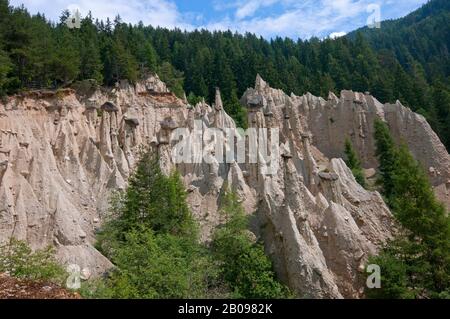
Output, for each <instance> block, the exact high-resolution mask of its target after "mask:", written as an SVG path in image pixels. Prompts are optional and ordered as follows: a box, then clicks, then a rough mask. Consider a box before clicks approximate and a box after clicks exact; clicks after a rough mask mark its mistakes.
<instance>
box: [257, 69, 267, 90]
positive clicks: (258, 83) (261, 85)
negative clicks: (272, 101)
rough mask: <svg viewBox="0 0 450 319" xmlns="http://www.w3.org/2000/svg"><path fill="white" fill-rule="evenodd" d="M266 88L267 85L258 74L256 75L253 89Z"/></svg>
mask: <svg viewBox="0 0 450 319" xmlns="http://www.w3.org/2000/svg"><path fill="white" fill-rule="evenodd" d="M266 86H267V83H266V82H265V81H264V80H263V79H262V77H261V75H259V73H258V74H257V75H256V82H255V89H256V90H263V89H264V88H265V87H266Z"/></svg>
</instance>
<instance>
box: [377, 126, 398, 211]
mask: <svg viewBox="0 0 450 319" xmlns="http://www.w3.org/2000/svg"><path fill="white" fill-rule="evenodd" d="M374 128H375V147H376V150H375V154H376V155H377V157H378V160H379V163H380V166H379V171H380V176H379V179H378V183H379V184H380V185H381V186H382V188H383V194H384V195H385V197H386V199H387V201H388V203H391V200H392V198H393V197H394V196H395V194H394V191H395V189H394V181H393V178H394V171H395V168H396V166H397V157H398V154H397V150H396V148H395V142H394V140H393V139H392V136H391V134H390V131H389V128H388V126H387V124H386V123H384V122H382V121H381V120H378V119H377V120H375V123H374Z"/></svg>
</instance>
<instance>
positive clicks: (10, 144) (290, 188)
mask: <svg viewBox="0 0 450 319" xmlns="http://www.w3.org/2000/svg"><path fill="white" fill-rule="evenodd" d="M242 103H243V104H244V105H246V106H247V107H248V123H249V126H250V127H252V128H272V129H278V131H279V135H280V136H279V137H280V139H279V144H280V153H279V154H278V155H277V160H278V162H279V165H278V168H277V170H276V172H272V173H270V174H268V173H267V171H266V170H264V169H263V167H261V166H260V165H259V164H250V163H237V162H236V161H231V162H222V161H217V160H215V158H214V155H215V154H216V152H217V148H216V147H215V145H216V144H215V143H214V141H215V140H214V138H215V137H214V136H211V137H210V138H211V139H212V141H213V142H212V143H211V141H205V140H202V139H201V136H200V142H199V140H198V139H197V138H196V137H195V135H191V136H190V137H189V139H190V140H189V141H188V143H187V145H189V147H191V148H192V149H193V152H192V154H193V155H192V156H193V157H198V156H200V157H202V156H203V154H204V155H205V156H206V157H209V158H210V160H208V161H201V160H200V161H198V160H197V161H196V160H195V159H192V163H183V164H179V163H174V162H173V160H172V152H173V150H174V147H175V144H176V143H175V141H174V140H173V138H172V137H173V134H174V132H176V130H177V129H178V128H184V129H187V130H188V131H191V132H192V131H194V130H195V129H197V131H199V132H200V135H201V134H202V132H203V131H205V130H206V129H207V128H216V129H219V130H225V129H226V128H234V127H235V123H234V121H233V120H232V119H231V117H230V116H228V115H227V114H226V112H225V110H224V109H223V103H222V100H221V97H220V91H219V90H217V94H216V101H215V103H214V104H213V105H212V106H209V105H207V104H206V103H205V102H201V103H199V104H198V105H195V106H189V105H187V103H186V101H185V100H184V101H183V100H180V99H178V98H177V97H175V95H173V94H172V93H170V92H169V91H168V89H167V88H166V86H165V85H164V83H162V82H161V81H160V80H159V79H158V78H157V77H150V78H149V79H147V80H146V81H143V82H140V83H138V84H136V85H134V86H132V85H129V84H127V83H126V82H124V83H119V84H118V85H117V86H116V87H115V88H113V89H97V90H94V91H93V92H90V93H85V94H81V93H80V92H75V91H72V90H62V91H58V92H46V93H45V94H44V93H42V92H39V93H38V92H34V93H28V94H24V95H22V96H15V97H10V98H9V99H8V101H7V103H4V104H1V103H0V241H2V242H5V241H8V240H9V239H10V238H11V237H12V236H14V237H17V238H19V239H24V240H27V241H28V242H29V243H30V244H31V245H32V246H33V247H35V248H38V247H43V246H46V245H49V244H50V245H54V246H55V247H56V248H57V251H58V254H59V256H60V257H61V260H63V261H64V262H66V263H75V264H78V265H80V266H81V267H83V268H84V267H88V268H89V269H90V270H91V272H92V273H93V274H94V275H99V274H101V273H102V272H103V271H105V270H106V269H108V268H109V267H110V266H111V264H110V262H109V261H108V260H106V259H105V258H104V257H103V256H102V255H101V254H100V253H99V252H98V251H97V250H96V249H95V248H94V247H93V243H94V238H95V232H96V229H98V228H99V227H101V224H102V221H103V219H104V217H105V214H107V210H108V197H109V195H110V194H111V192H112V191H114V190H120V189H124V188H125V187H126V183H127V179H128V177H129V175H130V173H131V172H132V170H133V167H134V165H135V163H136V160H137V152H138V149H139V147H140V146H141V145H143V144H146V145H151V146H152V148H153V150H154V151H155V152H158V154H159V156H160V161H161V166H162V168H163V170H164V171H165V172H170V171H171V170H172V169H175V168H176V169H178V170H179V171H180V173H181V174H182V176H183V178H184V181H185V184H186V187H187V190H188V201H189V204H190V206H191V209H192V211H193V213H194V215H195V217H196V218H197V219H198V221H199V222H200V224H201V226H202V240H204V241H207V240H208V239H209V238H210V234H211V231H212V230H213V229H214V227H216V226H217V225H218V224H220V222H221V219H222V216H220V214H219V213H218V205H219V203H218V201H219V195H220V194H221V193H222V192H224V191H225V188H232V189H234V190H236V191H237V193H238V194H239V196H240V198H241V199H242V203H243V206H244V207H245V209H246V211H247V212H248V213H254V212H256V214H255V219H254V223H253V226H254V229H253V231H254V232H255V234H256V235H257V236H258V237H260V238H261V239H262V240H263V241H264V244H265V247H266V251H267V253H268V254H269V255H270V256H271V257H272V259H273V261H274V264H275V268H276V271H277V273H278V274H279V276H280V278H281V279H282V280H283V281H284V282H286V283H287V284H288V285H289V286H290V287H291V288H292V289H293V290H294V291H296V292H297V293H298V294H299V296H304V297H312V298H342V297H347V298H358V297H361V296H362V294H363V284H364V283H363V282H362V279H361V278H362V277H361V276H360V273H361V271H363V270H364V264H365V262H366V260H367V258H368V256H369V255H371V254H374V253H376V251H377V249H378V248H379V247H380V245H381V244H382V243H383V242H384V241H385V240H387V239H388V238H390V237H392V234H393V233H394V232H395V224H394V222H393V218H392V215H391V213H390V211H389V209H388V208H387V207H386V205H385V203H384V202H383V200H382V198H381V196H380V195H379V194H378V193H377V192H370V191H367V190H365V189H364V188H362V187H361V186H360V185H359V184H358V183H357V182H356V181H355V179H354V177H353V175H352V173H351V171H350V170H349V169H348V167H347V166H346V165H345V163H344V161H343V160H342V159H340V158H341V157H342V150H343V149H344V147H343V141H344V140H345V138H346V137H348V136H351V137H352V138H353V141H354V143H355V144H356V145H357V149H358V151H359V152H360V154H361V155H363V159H364V162H365V165H366V166H367V168H369V167H372V168H373V167H376V161H375V158H374V155H373V138H372V135H373V134H372V133H373V132H372V131H373V128H372V126H373V124H372V123H373V120H374V118H375V117H380V118H382V119H385V120H386V121H388V123H389V124H390V126H391V129H392V131H393V132H394V135H395V136H396V137H397V138H398V139H400V138H403V139H405V140H406V141H407V142H408V144H410V147H411V149H412V151H413V153H414V155H415V156H416V157H417V158H418V159H419V160H421V161H422V163H424V164H425V165H427V166H428V167H430V174H431V176H430V178H431V179H432V181H433V183H434V185H435V186H436V187H437V188H436V189H437V192H438V193H439V194H441V196H442V198H444V199H445V198H447V199H448V189H449V187H450V184H449V181H448V179H449V169H450V168H449V155H448V153H447V152H446V151H445V148H443V146H442V144H441V143H440V142H439V139H438V138H437V136H436V135H435V134H434V133H433V132H432V130H431V129H430V128H429V126H428V124H427V123H426V122H425V120H424V119H423V118H422V117H420V116H419V115H417V114H414V113H412V112H410V111H409V110H408V109H406V108H404V107H403V106H401V105H399V104H397V105H382V104H380V103H379V102H377V101H376V100H375V99H374V98H373V97H371V96H369V95H361V94H359V93H353V92H346V91H344V92H342V94H341V98H340V99H339V98H337V97H336V96H334V95H330V97H329V99H328V101H325V100H323V99H321V98H317V97H314V96H312V95H310V94H307V95H305V96H302V97H297V96H294V95H291V96H288V95H286V94H285V93H284V92H282V91H280V90H276V89H272V88H270V87H269V86H268V84H267V83H265V82H264V81H263V80H262V79H261V77H259V76H258V78H257V80H256V85H255V88H254V89H249V90H247V92H246V93H245V94H244V96H243V98H242ZM418 140H420V143H417V141H418ZM247 146H249V145H248V144H247ZM196 148H199V149H201V150H202V153H201V154H199V152H197V151H198V149H196ZM225 152H226V150H225ZM225 152H224V153H225ZM259 155H261V154H259ZM261 156H262V155H261ZM333 158H334V159H333ZM431 168H433V170H431Z"/></svg>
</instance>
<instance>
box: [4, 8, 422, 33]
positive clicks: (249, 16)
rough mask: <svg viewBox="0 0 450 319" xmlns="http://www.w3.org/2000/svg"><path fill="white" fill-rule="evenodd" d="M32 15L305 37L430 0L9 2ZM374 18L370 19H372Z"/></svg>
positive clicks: (354, 25) (400, 13)
mask: <svg viewBox="0 0 450 319" xmlns="http://www.w3.org/2000/svg"><path fill="white" fill-rule="evenodd" d="M10 2H11V4H12V5H20V4H24V5H25V7H27V8H28V9H29V10H30V11H31V12H32V13H36V12H43V13H45V15H46V16H47V17H48V18H50V19H53V20H57V19H58V17H59V15H60V13H61V11H62V10H64V9H67V8H78V9H79V10H80V12H81V14H82V15H83V14H87V13H88V12H89V11H92V13H93V15H94V17H99V18H102V19H105V18H106V17H114V16H115V15H117V14H120V15H121V17H122V19H123V20H124V21H126V22H131V23H137V22H138V21H143V22H144V23H145V24H151V25H154V26H158V25H159V26H163V27H168V28H174V27H178V28H181V29H187V30H192V29H195V28H206V29H209V30H228V29H230V30H233V31H238V32H246V31H249V32H252V33H256V34H258V35H261V36H263V37H266V38H271V37H274V36H282V37H284V36H287V37H291V38H298V37H300V38H303V39H307V38H310V37H312V36H317V37H320V38H323V37H327V36H330V35H331V36H335V35H341V34H345V33H346V32H350V31H352V30H354V29H357V28H358V27H361V26H364V25H367V23H368V19H373V17H376V16H378V13H379V16H380V17H381V20H386V19H393V18H399V17H402V16H404V15H406V14H408V13H409V12H411V11H413V10H415V9H417V8H419V7H420V6H421V5H422V4H424V3H426V2H427V0H228V1H226V0H211V1H206V0H194V1H192V0H190V1H188V0H50V1H49V0H11V1H10ZM370 21H372V20H370Z"/></svg>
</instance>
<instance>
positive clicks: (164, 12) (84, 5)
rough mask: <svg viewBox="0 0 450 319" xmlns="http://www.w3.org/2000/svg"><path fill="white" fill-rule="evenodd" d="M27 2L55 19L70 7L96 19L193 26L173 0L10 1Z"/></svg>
mask: <svg viewBox="0 0 450 319" xmlns="http://www.w3.org/2000/svg"><path fill="white" fill-rule="evenodd" d="M22 3H23V4H24V5H25V7H26V8H28V9H29V10H30V11H31V12H33V13H36V12H38V11H39V12H44V13H45V14H46V16H47V17H49V18H50V19H52V20H58V17H59V15H60V14H61V12H62V11H63V10H65V9H67V8H69V7H71V6H76V7H78V8H79V9H80V12H81V14H82V15H86V14H87V13H88V12H89V11H91V12H92V15H93V16H94V17H96V18H99V19H103V20H106V18H108V17H109V18H110V19H113V18H114V17H115V16H117V15H118V14H119V15H120V16H121V18H122V20H123V21H125V22H128V23H138V22H139V21H142V22H144V23H145V24H151V25H153V26H161V27H167V28H174V27H178V28H181V29H193V26H192V25H191V24H190V23H189V21H186V20H185V19H184V16H183V15H182V14H181V13H180V12H179V10H178V8H177V6H176V4H175V3H174V2H173V1H171V0H151V1H142V0H95V1H92V0H53V1H46V0H12V1H11V4H13V5H20V4H22Z"/></svg>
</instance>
